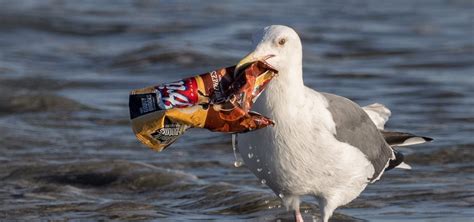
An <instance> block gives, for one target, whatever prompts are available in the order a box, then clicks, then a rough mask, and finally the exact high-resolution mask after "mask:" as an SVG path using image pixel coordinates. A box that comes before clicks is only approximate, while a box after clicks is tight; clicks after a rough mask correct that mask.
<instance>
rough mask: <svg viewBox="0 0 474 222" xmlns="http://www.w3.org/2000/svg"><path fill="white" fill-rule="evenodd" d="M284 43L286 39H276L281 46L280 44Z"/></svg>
mask: <svg viewBox="0 0 474 222" xmlns="http://www.w3.org/2000/svg"><path fill="white" fill-rule="evenodd" d="M285 43H286V39H280V40H278V45H281V46H282V45H285Z"/></svg>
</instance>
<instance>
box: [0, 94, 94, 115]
mask: <svg viewBox="0 0 474 222" xmlns="http://www.w3.org/2000/svg"><path fill="white" fill-rule="evenodd" d="M0 91H3V90H0ZM88 109H92V108H90V107H87V106H86V105H83V104H81V103H79V102H77V101H75V100H72V99H69V98H66V97H63V96H59V95H56V94H53V93H48V92H35V91H27V92H24V91H21V92H14V91H13V93H12V92H11V91H10V92H9V93H7V92H1V93H0V114H12V113H24V112H41V111H57V112H73V111H79V110H88Z"/></svg>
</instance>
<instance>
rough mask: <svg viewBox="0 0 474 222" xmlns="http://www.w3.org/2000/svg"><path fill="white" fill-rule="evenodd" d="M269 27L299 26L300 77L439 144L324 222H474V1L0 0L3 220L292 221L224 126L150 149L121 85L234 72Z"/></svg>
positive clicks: (418, 151)
mask: <svg viewBox="0 0 474 222" xmlns="http://www.w3.org/2000/svg"><path fill="white" fill-rule="evenodd" d="M271 24H285V25H289V26H292V27H294V28H295V29H296V31H297V32H298V33H299V34H300V36H301V38H302V41H303V47H304V73H305V74H304V78H305V82H306V84H307V85H308V86H310V87H312V88H314V89H318V90H320V91H326V92H331V93H335V94H339V95H342V96H346V97H349V98H351V99H353V100H355V101H356V102H358V103H359V104H361V105H367V104H370V103H374V102H380V103H383V104H385V105H387V106H388V107H389V108H390V109H391V110H392V118H391V119H390V121H389V122H388V126H387V128H388V129H390V130H402V131H410V132H412V133H415V134H420V135H425V136H430V137H433V138H435V142H434V143H430V144H424V145H419V146H415V147H411V148H404V149H401V151H402V152H403V153H405V154H406V156H407V161H406V162H408V163H409V164H411V165H412V166H413V167H414V169H413V170H412V171H409V172H407V171H401V170H393V171H389V172H387V173H386V174H385V175H384V177H383V179H382V180H381V181H379V182H377V183H376V184H373V185H371V186H369V187H368V188H367V189H366V191H365V192H363V194H362V195H361V196H360V197H359V198H358V199H356V200H355V201H353V202H352V203H350V204H349V205H347V206H345V207H342V208H341V209H339V210H337V211H336V215H335V217H334V221H474V220H473V219H472V218H473V217H474V211H473V209H474V163H473V160H474V158H473V157H474V154H473V148H474V99H473V98H474V1H471V0H426V1H421V0H416V1H412V0H399V1H370V0H358V1H311V0H306V1H305V0H297V1H291V3H290V2H288V1H285V2H283V1H281V2H279V1H278V2H277V1H258V2H257V1H247V0H246V1H152V0H114V1H112V0H109V1H107V0H104V1H92V0H91V1H72V0H70V1H67V0H45V1H34V0H0V165H1V167H0V178H1V180H0V200H1V201H0V220H5V219H6V220H14V219H17V220H33V219H52V220H56V219H59V220H62V219H76V220H110V219H115V220H157V221H188V220H204V221H207V220H220V221H239V220H249V221H274V220H278V219H281V220H283V221H285V220H290V219H291V218H292V217H291V215H290V214H289V213H287V212H286V210H285V209H284V208H283V207H281V206H280V201H279V200H278V199H277V198H276V197H275V196H274V195H273V194H272V193H271V191H270V190H269V189H268V188H266V187H265V186H264V185H262V184H260V182H259V181H258V180H257V179H256V178H255V177H254V176H253V175H252V174H251V173H250V172H249V171H248V170H247V169H245V167H241V168H235V167H234V166H233V162H234V160H233V155H232V148H231V144H230V136H229V135H225V134H218V133H210V132H208V131H205V130H193V131H191V132H188V133H187V134H186V135H185V136H184V137H182V138H180V139H179V141H178V142H177V143H176V144H174V145H172V147H170V148H169V149H167V150H165V151H164V152H161V153H155V152H153V151H151V150H149V149H147V148H146V147H144V146H143V145H141V144H139V142H138V141H137V140H136V139H135V137H134V135H133V133H132V131H131V127H130V124H129V116H128V104H127V103H128V93H129V91H130V90H131V89H135V88H141V87H144V86H149V85H154V84H158V83H163V82H169V81H173V80H177V79H180V78H182V77H186V76H191V75H196V74H199V73H204V72H207V71H210V70H214V69H216V68H219V67H225V66H231V65H233V64H235V63H236V62H237V61H238V60H239V59H240V58H242V57H243V56H244V55H245V54H246V53H248V52H249V51H250V37H251V34H252V33H253V32H255V31H256V30H257V29H260V28H262V27H265V26H267V25H271ZM302 208H303V215H304V217H305V219H308V220H311V219H312V218H317V217H318V212H317V206H316V205H315V202H314V201H313V200H311V199H307V200H306V199H305V201H304V203H303V206H302Z"/></svg>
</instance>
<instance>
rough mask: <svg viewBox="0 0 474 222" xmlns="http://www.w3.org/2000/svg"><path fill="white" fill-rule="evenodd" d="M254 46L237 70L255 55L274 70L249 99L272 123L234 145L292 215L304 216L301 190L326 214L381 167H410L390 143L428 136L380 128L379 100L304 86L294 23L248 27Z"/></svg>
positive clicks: (373, 177) (356, 192) (418, 140)
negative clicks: (359, 100)
mask: <svg viewBox="0 0 474 222" xmlns="http://www.w3.org/2000/svg"><path fill="white" fill-rule="evenodd" d="M253 47H254V51H253V52H252V53H250V54H249V55H247V56H246V57H245V58H244V59H242V61H240V62H239V64H238V65H237V68H236V70H240V69H242V68H243V67H245V66H246V64H249V63H250V62H252V61H255V60H259V59H266V61H267V62H268V63H269V64H270V65H272V66H273V67H275V68H276V69H277V70H278V76H277V77H275V78H274V79H273V80H272V81H271V82H270V84H269V85H268V86H267V88H266V90H265V91H264V93H263V94H262V95H261V96H260V97H259V99H258V100H257V101H256V103H255V104H254V107H253V110H255V111H257V112H259V113H261V114H263V115H265V116H268V117H270V118H272V119H273V120H274V121H275V123H276V124H275V126H273V127H267V128H265V129H260V130H256V131H254V132H250V133H245V134H241V135H239V138H238V148H239V150H240V153H241V155H242V157H243V160H244V162H245V164H246V165H247V167H248V168H249V169H250V170H251V171H252V172H253V173H254V174H255V175H256V176H257V177H258V178H259V179H260V180H261V182H262V183H266V184H267V185H268V186H269V187H270V188H271V189H272V190H273V191H274V192H275V193H276V194H277V195H278V196H279V197H280V198H281V199H282V201H283V204H284V205H285V206H286V207H287V209H289V210H293V211H294V216H295V220H296V221H303V218H302V216H301V213H300V211H299V205H300V197H301V196H304V195H312V196H314V197H316V200H317V201H318V204H319V207H320V210H321V217H322V220H323V221H324V222H327V221H328V220H329V218H330V217H331V215H332V214H333V212H334V210H335V209H336V208H337V207H339V206H342V205H345V204H347V203H349V202H350V201H352V200H353V199H355V198H356V197H357V196H359V194H360V193H361V192H362V191H363V190H364V189H365V187H366V186H367V185H368V184H369V183H373V182H375V181H377V180H378V179H379V178H380V176H381V175H382V174H383V172H384V171H385V170H387V169H391V168H393V167H396V166H398V167H401V168H409V166H408V165H407V164H404V163H403V162H402V161H403V156H402V155H401V153H399V152H397V151H395V150H394V149H393V148H392V146H403V145H411V144H418V143H423V142H426V141H429V140H431V139H430V138H427V137H418V136H414V135H412V134H407V133H398V132H385V131H382V130H383V125H384V124H385V122H386V121H387V119H388V117H389V116H390V111H389V110H388V109H387V108H385V107H384V106H383V105H381V104H373V105H370V106H367V107H364V108H362V107H360V106H359V105H357V104H356V103H354V102H352V101H351V100H349V99H347V98H344V97H341V96H337V95H333V94H329V93H321V92H317V91H315V90H313V89H310V88H308V87H306V86H305V85H304V83H303V71H302V46H301V41H300V38H299V36H298V34H297V33H296V32H295V31H294V30H293V29H291V28H289V27H287V26H281V25H272V26H268V27H266V28H264V29H263V30H261V31H259V32H258V33H256V34H255V35H254V38H253Z"/></svg>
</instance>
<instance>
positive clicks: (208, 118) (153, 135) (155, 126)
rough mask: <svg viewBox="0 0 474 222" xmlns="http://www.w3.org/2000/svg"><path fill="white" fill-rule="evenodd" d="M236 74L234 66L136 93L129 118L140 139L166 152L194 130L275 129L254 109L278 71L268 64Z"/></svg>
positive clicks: (231, 131)
mask: <svg viewBox="0 0 474 222" xmlns="http://www.w3.org/2000/svg"><path fill="white" fill-rule="evenodd" d="M234 71H235V66H232V67H227V68H223V69H219V70H215V71H212V72H208V73H204V74H201V75H198V76H194V77H189V78H186V79H182V80H179V81H176V82H171V83H166V84H160V85H157V86H151V87H146V88H142V89H136V90H133V91H131V93H130V97H129V108H130V118H131V121H132V128H133V132H134V133H135V135H136V136H137V138H138V140H139V141H141V142H142V143H143V144H145V145H147V146H148V147H149V148H151V149H153V150H156V151H162V150H163V149H165V148H166V147H168V146H169V145H171V144H172V143H173V142H175V141H176V139H178V138H179V137H180V136H181V135H183V134H184V132H185V131H186V130H187V129H189V128H191V127H195V128H205V129H208V130H211V131H215V132H225V133H244V132H248V131H252V130H257V129H261V128H264V127H266V126H268V125H272V124H273V122H272V120H271V119H269V118H267V117H265V116H262V115H260V114H258V113H255V112H252V111H251V110H250V109H251V108H252V105H253V102H254V101H255V99H256V98H257V97H258V95H259V94H260V93H261V92H262V91H263V90H264V89H265V86H266V85H267V84H268V83H269V82H270V80H271V79H272V78H273V77H274V76H275V75H276V74H277V71H276V70H275V69H273V68H272V67H271V66H270V65H268V64H267V63H266V62H265V61H256V62H253V63H251V64H249V65H248V66H247V67H245V68H244V69H240V70H239V72H238V73H234Z"/></svg>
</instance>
